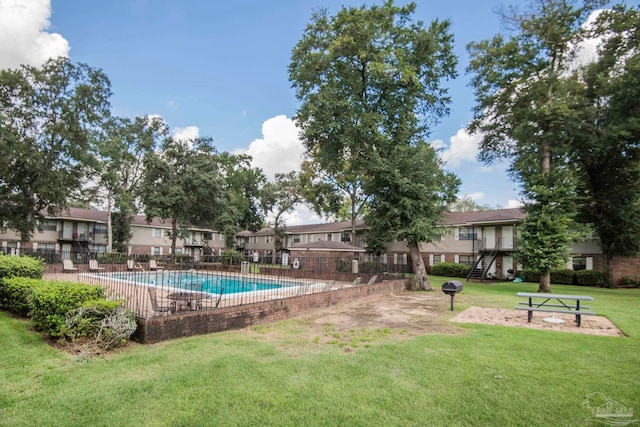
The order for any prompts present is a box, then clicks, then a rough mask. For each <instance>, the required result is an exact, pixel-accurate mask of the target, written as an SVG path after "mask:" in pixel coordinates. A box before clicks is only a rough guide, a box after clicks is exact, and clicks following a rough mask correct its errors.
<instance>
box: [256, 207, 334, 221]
mask: <svg viewBox="0 0 640 427" xmlns="http://www.w3.org/2000/svg"><path fill="white" fill-rule="evenodd" d="M273 220H274V218H273V216H272V215H268V216H267V221H268V222H269V224H273ZM281 220H282V221H284V223H285V224H286V225H304V224H318V223H323V222H326V221H325V220H324V219H323V218H321V217H319V216H318V215H317V214H316V213H315V212H313V211H312V210H310V209H309V208H308V207H306V206H305V205H302V204H300V205H298V206H296V209H295V210H294V211H292V212H288V213H286V214H284V215H282V217H281Z"/></svg>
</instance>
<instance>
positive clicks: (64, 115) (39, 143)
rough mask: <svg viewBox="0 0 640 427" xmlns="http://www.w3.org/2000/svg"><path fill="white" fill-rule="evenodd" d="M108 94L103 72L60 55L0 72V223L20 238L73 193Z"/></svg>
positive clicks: (87, 163)
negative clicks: (35, 65)
mask: <svg viewBox="0 0 640 427" xmlns="http://www.w3.org/2000/svg"><path fill="white" fill-rule="evenodd" d="M110 96H111V89H110V82H109V79H108V78H107V76H106V75H105V74H104V73H103V72H102V71H100V70H97V69H94V68H91V67H89V66H88V65H86V64H73V63H71V62H70V61H69V60H68V59H66V58H57V59H51V60H49V61H47V62H46V63H44V64H43V65H42V66H41V67H33V66H22V67H20V68H19V69H12V70H11V69H10V70H0V151H1V152H2V156H1V158H0V221H1V222H2V224H3V226H7V227H9V228H12V229H15V230H17V231H18V232H20V235H21V238H22V240H23V241H28V240H29V239H30V237H31V234H32V233H33V232H34V231H35V230H36V229H37V228H38V224H39V221H40V220H41V219H42V218H43V215H42V213H43V212H45V211H46V212H47V213H48V214H51V215H53V214H55V213H57V212H59V211H60V210H62V209H64V208H66V207H67V206H68V200H69V199H70V197H71V196H72V195H74V194H77V193H79V192H80V190H81V188H82V184H83V182H84V179H85V177H86V176H87V175H88V173H89V171H90V170H92V168H93V167H94V166H95V162H96V161H95V157H94V155H93V153H94V152H95V151H94V149H93V148H94V141H95V139H94V134H95V132H97V131H98V130H99V129H100V126H101V125H102V123H103V122H104V120H105V119H106V118H107V117H108V116H109V113H110V112H109V108H110V105H109V97H110Z"/></svg>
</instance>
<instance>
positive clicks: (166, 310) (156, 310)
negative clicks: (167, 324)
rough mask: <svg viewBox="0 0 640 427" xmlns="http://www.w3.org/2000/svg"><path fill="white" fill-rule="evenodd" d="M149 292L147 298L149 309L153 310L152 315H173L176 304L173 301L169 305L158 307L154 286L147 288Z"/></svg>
mask: <svg viewBox="0 0 640 427" xmlns="http://www.w3.org/2000/svg"><path fill="white" fill-rule="evenodd" d="M147 290H148V291H149V298H150V299H151V308H153V311H154V313H160V314H162V313H174V312H175V311H176V303H175V301H174V302H172V303H170V304H169V305H160V302H159V301H158V294H157V292H156V288H155V287H154V286H149V287H148V288H147Z"/></svg>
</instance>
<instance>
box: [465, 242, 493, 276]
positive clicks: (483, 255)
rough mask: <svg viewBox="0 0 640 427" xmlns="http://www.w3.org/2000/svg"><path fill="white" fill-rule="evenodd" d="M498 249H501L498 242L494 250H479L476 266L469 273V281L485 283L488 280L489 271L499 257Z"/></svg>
mask: <svg viewBox="0 0 640 427" xmlns="http://www.w3.org/2000/svg"><path fill="white" fill-rule="evenodd" d="M498 247H500V242H499V241H498V242H496V244H495V245H494V247H492V248H484V247H483V248H481V249H479V250H478V259H477V260H476V262H475V264H474V265H473V267H472V268H471V270H470V271H469V274H468V275H467V281H469V280H479V281H481V282H482V281H483V280H484V279H486V278H487V273H488V272H489V269H490V268H491V266H492V265H493V263H494V262H496V257H497V256H498V249H497V248H498Z"/></svg>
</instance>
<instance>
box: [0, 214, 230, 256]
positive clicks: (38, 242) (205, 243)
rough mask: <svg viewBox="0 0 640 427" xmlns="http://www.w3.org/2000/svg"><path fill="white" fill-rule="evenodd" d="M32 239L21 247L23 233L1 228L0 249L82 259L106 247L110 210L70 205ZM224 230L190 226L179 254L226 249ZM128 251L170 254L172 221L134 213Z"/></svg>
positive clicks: (178, 247)
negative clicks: (72, 206)
mask: <svg viewBox="0 0 640 427" xmlns="http://www.w3.org/2000/svg"><path fill="white" fill-rule="evenodd" d="M40 228H41V231H36V232H35V233H34V234H33V236H32V238H31V240H30V241H29V242H27V243H25V244H24V245H25V246H24V247H21V245H22V242H21V241H20V234H19V233H16V232H15V231H14V230H10V229H7V230H4V231H2V230H0V250H1V251H2V252H4V253H22V252H25V251H29V252H35V253H37V254H40V255H43V256H47V255H56V254H58V255H61V256H62V257H64V258H70V259H72V260H82V259H84V258H86V256H87V255H88V254H93V255H95V254H101V253H104V252H106V251H107V212H104V211H95V210H91V209H80V208H70V209H68V210H66V211H64V212H61V213H60V214H59V215H56V216H53V217H51V216H47V217H46V218H45V220H44V221H43V222H42V223H41V224H40ZM224 237H225V236H224V234H222V233H219V232H217V231H215V230H208V229H201V228H190V229H189V230H188V236H187V237H186V238H179V239H178V240H177V241H176V254H187V255H191V256H192V257H194V259H200V258H201V257H202V256H204V255H209V254H214V255H220V254H221V253H222V251H223V250H224V249H225V238H224ZM127 251H128V253H129V254H131V255H153V256H163V255H169V254H171V223H170V221H164V220H160V219H157V218H154V219H152V220H151V222H147V219H146V217H145V216H144V215H135V216H134V217H133V219H132V223H131V239H130V240H129V243H128V246H127Z"/></svg>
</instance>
